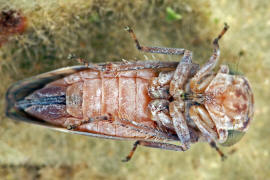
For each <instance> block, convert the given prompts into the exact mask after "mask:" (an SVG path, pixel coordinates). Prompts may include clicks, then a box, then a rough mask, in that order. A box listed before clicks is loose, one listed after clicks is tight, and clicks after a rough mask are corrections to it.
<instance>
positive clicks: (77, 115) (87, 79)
mask: <svg viewBox="0 0 270 180" xmlns="http://www.w3.org/2000/svg"><path fill="white" fill-rule="evenodd" d="M153 77H156V73H155V72H154V71H153V70H136V71H135V70H134V71H123V72H111V73H104V72H100V71H92V70H84V71H81V72H78V73H75V74H72V75H69V76H67V77H65V78H63V79H60V80H57V81H54V82H52V83H50V84H47V85H46V86H45V87H44V88H43V89H40V90H37V91H35V92H34V93H33V94H31V95H30V96H28V97H26V98H25V99H24V100H22V101H19V102H18V104H17V106H18V107H19V108H22V109H24V111H26V112H27V113H29V114H30V115H32V116H35V117H37V118H39V119H42V120H44V121H47V122H49V123H52V124H55V125H60V126H63V127H68V125H73V124H81V122H85V121H88V122H89V123H86V124H82V125H80V126H78V128H77V129H76V130H79V131H87V132H92V133H98V134H106V135H111V136H119V137H145V136H147V135H146V134H145V133H142V132H140V131H138V129H136V128H133V126H132V125H130V124H127V122H128V121H129V122H136V123H140V124H143V125H145V126H148V127H153V128H154V126H155V123H154V122H153V121H152V120H151V116H150V112H149V110H148V108H147V106H148V104H149V102H150V101H151V98H150V97H149V96H148V86H149V81H150V79H151V78H153ZM26 101H29V103H28V104H27V103H26V104H25V102H26ZM44 101H45V103H44ZM35 102H38V103H35ZM121 119H125V121H121ZM89 120H90V121H89ZM126 120H127V121H126Z"/></svg>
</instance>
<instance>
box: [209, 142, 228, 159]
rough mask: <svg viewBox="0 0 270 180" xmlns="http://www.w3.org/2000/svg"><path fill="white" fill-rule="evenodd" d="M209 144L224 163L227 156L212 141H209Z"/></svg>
mask: <svg viewBox="0 0 270 180" xmlns="http://www.w3.org/2000/svg"><path fill="white" fill-rule="evenodd" d="M209 144H210V146H211V147H212V148H214V149H215V150H216V151H217V152H218V154H219V155H220V157H221V160H222V161H224V160H225V159H226V158H227V156H226V155H225V154H224V153H223V152H222V151H221V150H220V149H219V148H218V146H217V145H216V143H215V142H214V141H211V142H210V143H209Z"/></svg>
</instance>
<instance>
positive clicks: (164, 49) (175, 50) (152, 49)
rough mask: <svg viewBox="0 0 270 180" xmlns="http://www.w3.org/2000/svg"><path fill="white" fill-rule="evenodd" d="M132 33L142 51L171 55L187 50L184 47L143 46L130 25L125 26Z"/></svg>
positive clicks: (180, 53)
mask: <svg viewBox="0 0 270 180" xmlns="http://www.w3.org/2000/svg"><path fill="white" fill-rule="evenodd" d="M125 30H126V31H128V32H129V33H130V35H131V38H132V39H133V40H134V42H135V44H136V47H137V49H138V50H140V51H144V52H148V53H158V54H170V55H182V54H184V52H185V49H183V48H167V47H146V46H141V45H140V43H139V41H138V39H137V37H136V35H135V33H134V32H133V30H132V29H131V28H130V27H126V28H125Z"/></svg>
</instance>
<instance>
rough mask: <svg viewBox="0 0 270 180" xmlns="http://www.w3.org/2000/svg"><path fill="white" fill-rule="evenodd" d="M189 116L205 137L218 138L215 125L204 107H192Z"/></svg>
mask: <svg viewBox="0 0 270 180" xmlns="http://www.w3.org/2000/svg"><path fill="white" fill-rule="evenodd" d="M189 115H190V118H191V119H192V120H193V121H194V123H195V124H196V126H197V127H198V129H199V130H200V131H201V132H202V133H203V135H204V136H206V137H207V138H210V139H217V138H218V134H217V132H216V131H215V130H214V129H215V124H214V122H213V120H212V119H211V117H210V115H209V113H208V112H207V110H206V109H205V108H204V106H202V105H200V106H195V105H193V106H191V107H190V109H189Z"/></svg>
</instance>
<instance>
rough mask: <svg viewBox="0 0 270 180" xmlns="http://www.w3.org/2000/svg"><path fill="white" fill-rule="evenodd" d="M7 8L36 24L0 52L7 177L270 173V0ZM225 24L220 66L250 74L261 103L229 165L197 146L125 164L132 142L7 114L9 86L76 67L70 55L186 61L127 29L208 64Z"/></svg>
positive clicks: (0, 146) (11, 4) (12, 4)
mask: <svg viewBox="0 0 270 180" xmlns="http://www.w3.org/2000/svg"><path fill="white" fill-rule="evenodd" d="M7 9H16V10H20V11H21V12H22V13H23V14H24V15H25V16H26V17H27V19H28V28H27V31H26V32H25V33H24V34H23V35H16V36H13V37H12V38H11V39H10V41H9V42H7V43H6V44H4V45H3V46H2V47H1V49H0V79H1V86H0V177H1V179H42V180H43V179H226V180H227V179H268V178H269V176H270V163H269V160H270V156H269V153H270V143H269V137H270V128H269V127H270V119H269V113H270V109H269V107H270V106H269V102H270V91H269V87H270V60H269V56H270V50H269V46H270V1H268V0H257V1H251V0H250V1H243V0H241V1H234V0H221V1H215V0H211V1H207V0H202V1H196V0H176V1H173V0H167V1H166V0H147V1H143V0H138V1H124V0H122V1H117V0H111V1H109V0H101V1H98V0H73V1H66V0H47V1H43V0H24V1H23V0H13V1H6V0H0V10H7ZM168 10H169V12H168ZM168 13H169V14H168ZM224 22H227V23H228V24H229V25H230V29H229V31H228V33H227V34H226V35H225V36H224V38H223V39H222V40H221V41H220V47H221V59H220V63H225V64H229V65H230V66H231V67H232V68H233V69H234V70H235V71H241V72H242V73H244V74H245V75H246V76H247V77H248V79H249V80H250V83H251V85H252V88H253V91H254V95H255V102H256V104H255V105H256V110H255V117H254V120H253V122H252V124H251V126H250V129H249V131H248V133H247V134H246V135H245V136H244V138H243V139H242V140H241V141H240V142H239V143H238V144H236V145H235V146H233V147H230V148H222V150H223V151H224V152H225V153H226V154H228V156H229V158H228V159H227V160H226V161H225V162H221V160H220V157H219V156H218V154H217V153H216V152H215V151H214V150H213V149H211V148H210V147H209V145H207V144H202V143H198V144H195V145H193V146H192V148H191V149H190V150H189V151H187V152H185V153H181V152H171V151H162V150H158V149H148V148H143V147H140V148H138V150H137V152H136V154H135V156H134V158H133V159H132V160H131V161H130V162H128V163H122V162H121V159H123V158H124V157H125V155H126V154H127V153H128V152H129V151H130V149H131V147H132V143H133V142H119V141H110V140H104V139H95V138H91V137H85V136H78V135H70V134H64V133H60V132H54V131H51V130H48V129H45V128H42V127H37V126H34V125H29V124H24V123H18V122H15V121H13V120H11V119H8V118H7V117H5V113H4V107H5V100H4V97H5V92H6V91H7V88H8V86H9V85H11V84H12V83H14V82H16V81H18V80H20V79H24V78H27V77H30V76H33V75H36V74H39V73H42V72H46V71H49V70H53V69H56V68H60V67H64V66H68V65H75V64H77V62H74V61H71V60H67V56H68V54H71V53H72V54H76V55H77V56H80V57H84V58H87V59H88V60H89V61H91V62H109V61H120V60H121V59H127V60H136V59H138V60H139V59H141V60H147V59H157V60H169V61H173V60H179V58H180V57H177V56H164V55H158V54H154V55H152V54H146V53H142V52H138V51H137V50H136V48H135V46H134V43H133V42H132V40H131V39H130V36H129V34H128V33H127V32H125V31H124V27H125V26H127V25H129V26H131V27H133V28H134V31H135V33H136V35H137V37H138V39H139V40H140V41H141V43H142V44H144V45H152V46H165V47H183V48H186V49H189V50H192V51H193V55H194V58H193V59H194V62H197V63H200V64H202V63H203V62H205V61H206V60H207V59H208V58H209V56H210V55H211V53H212V45H211V42H212V40H213V38H214V37H215V36H216V35H217V34H218V33H219V32H220V30H221V29H222V28H223V23H224Z"/></svg>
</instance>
